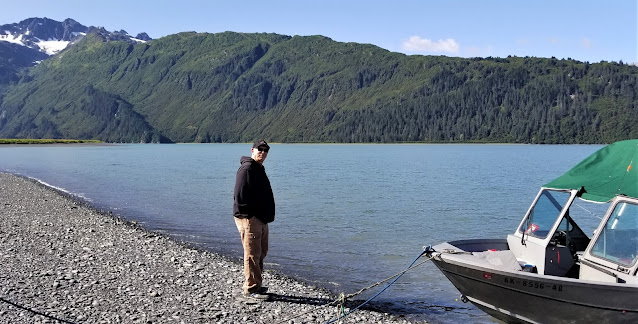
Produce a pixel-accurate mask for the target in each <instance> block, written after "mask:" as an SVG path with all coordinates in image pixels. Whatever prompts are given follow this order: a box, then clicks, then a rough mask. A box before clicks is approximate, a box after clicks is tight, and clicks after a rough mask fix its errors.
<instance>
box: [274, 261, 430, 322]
mask: <svg viewBox="0 0 638 324" xmlns="http://www.w3.org/2000/svg"><path fill="white" fill-rule="evenodd" d="M427 252H428V250H425V251H423V252H421V253H419V256H418V257H416V259H414V261H412V263H410V265H409V266H408V267H407V268H406V269H405V270H403V271H401V272H398V273H396V274H394V275H392V276H390V277H387V278H385V279H383V280H381V281H377V282H375V283H374V284H372V285H370V286H367V287H365V288H362V289H360V290H358V291H357V292H355V293H352V294H348V295H345V294H344V293H341V294H340V295H339V297H338V298H337V299H335V300H334V301H332V302H329V303H326V304H324V305H321V306H319V308H322V307H328V306H334V305H337V314H338V315H337V318H335V319H332V320H330V321H328V322H326V324H328V323H333V322H335V321H338V320H340V319H342V318H345V317H346V316H348V315H349V314H351V313H353V312H354V311H356V310H358V309H359V308H361V307H362V306H363V305H365V304H367V303H368V302H370V301H371V300H373V299H374V298H376V297H377V296H379V295H380V294H381V293H382V292H384V291H385V290H386V289H388V287H390V286H391V285H392V284H394V283H395V282H396V281H397V280H399V278H400V277H401V276H402V275H403V274H405V273H406V272H408V271H410V270H412V269H414V268H416V267H418V266H420V265H422V264H424V263H426V262H428V261H430V260H432V258H433V257H429V258H428V259H427V260H424V261H422V262H420V263H418V264H416V265H414V263H415V262H416V261H417V260H418V259H419V258H421V257H422V256H423V255H424V254H426V253H427ZM430 252H431V251H430ZM391 279H394V280H393V281H392V282H391V283H389V284H388V285H387V286H385V287H384V288H383V289H381V291H379V292H378V293H377V294H376V295H374V296H373V297H371V298H369V299H368V300H366V301H365V302H363V303H362V304H361V305H359V306H357V307H356V308H353V309H351V310H350V311H348V312H345V304H346V301H347V300H348V299H349V298H352V297H355V296H357V295H360V294H361V293H363V292H364V291H366V290H369V289H372V288H374V287H376V286H378V285H380V284H382V283H384V282H386V281H388V280H391ZM314 311H316V309H311V310H308V311H306V312H303V313H299V314H297V315H295V316H292V317H289V318H286V319H284V320H281V321H279V323H284V322H285V323H287V322H289V321H290V320H292V319H295V318H298V317H301V316H304V315H306V314H309V313H312V312H314Z"/></svg>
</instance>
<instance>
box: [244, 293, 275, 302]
mask: <svg viewBox="0 0 638 324" xmlns="http://www.w3.org/2000/svg"><path fill="white" fill-rule="evenodd" d="M244 297H246V298H247V299H250V300H254V301H266V300H268V299H269V298H270V296H268V295H266V294H261V293H258V292H254V293H244Z"/></svg>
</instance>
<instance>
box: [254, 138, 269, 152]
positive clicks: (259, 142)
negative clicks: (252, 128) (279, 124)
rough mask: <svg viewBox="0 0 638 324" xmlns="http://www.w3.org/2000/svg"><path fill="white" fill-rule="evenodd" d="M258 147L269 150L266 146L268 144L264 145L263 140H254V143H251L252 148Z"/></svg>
mask: <svg viewBox="0 0 638 324" xmlns="http://www.w3.org/2000/svg"><path fill="white" fill-rule="evenodd" d="M259 147H265V148H266V149H268V150H270V145H268V143H266V141H264V140H263V139H260V140H256V141H255V143H253V148H259Z"/></svg>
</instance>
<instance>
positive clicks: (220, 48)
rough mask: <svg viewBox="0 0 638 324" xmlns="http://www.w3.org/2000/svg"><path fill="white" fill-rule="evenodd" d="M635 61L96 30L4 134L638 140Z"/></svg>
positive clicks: (24, 99)
mask: <svg viewBox="0 0 638 324" xmlns="http://www.w3.org/2000/svg"><path fill="white" fill-rule="evenodd" d="M637 75H638V67H635V66H630V65H625V64H622V63H609V62H602V63H594V64H589V63H583V62H577V61H572V60H557V59H553V58H552V59H544V58H521V57H510V58H502V59H501V58H498V59H496V58H486V59H481V58H477V59H465V58H450V57H438V56H406V55H403V54H399V53H392V52H389V51H386V50H383V49H381V48H379V47H376V46H373V45H366V44H357V43H340V42H335V41H332V40H330V39H328V38H325V37H322V36H308V37H302V36H294V37H289V36H284V35H277V34H242V33H233V32H226V33H219V34H206V33H194V32H191V33H180V34H175V35H171V36H167V37H163V38H160V39H156V40H152V41H150V42H147V43H139V44H131V43H127V42H123V41H107V39H106V38H105V37H104V36H103V35H101V34H100V33H99V32H92V33H90V34H89V35H87V36H86V37H84V38H83V39H82V40H81V41H80V42H79V43H77V44H76V45H74V46H72V47H70V48H68V49H66V50H65V51H63V52H61V53H60V54H57V55H56V56H53V57H51V58H49V59H47V60H45V61H44V62H42V63H40V64H39V65H38V66H36V67H33V68H31V69H30V70H29V72H28V74H25V75H23V76H22V77H21V80H20V81H19V83H18V84H16V85H14V86H11V87H10V88H9V89H8V90H7V91H6V93H5V94H4V98H3V100H2V104H1V106H0V137H36V138H37V137H64V138H79V139H84V138H86V139H100V140H105V141H111V142H122V141H123V142H140V141H141V142H149V141H154V142H157V141H162V142H242V141H252V140H253V139H254V138H257V137H264V138H266V139H269V140H271V141H275V142H470V141H472V142H476V141H480V142H516V143H602V142H611V141H615V140H621V139H627V138H638V131H637V130H636V127H635V125H637V124H638V113H637V108H636V100H637V96H636V92H637Z"/></svg>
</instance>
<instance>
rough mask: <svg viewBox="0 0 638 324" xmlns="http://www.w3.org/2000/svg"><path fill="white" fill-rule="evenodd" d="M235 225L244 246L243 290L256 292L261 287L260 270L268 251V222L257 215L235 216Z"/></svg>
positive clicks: (262, 267)
mask: <svg viewBox="0 0 638 324" xmlns="http://www.w3.org/2000/svg"><path fill="white" fill-rule="evenodd" d="M235 225H237V230H238V231H239V235H240V236H241V243H242V245H243V247H244V277H245V278H246V280H245V282H244V286H243V289H244V292H246V293H252V292H256V291H257V289H259V287H261V281H262V278H261V272H262V271H263V269H264V258H265V257H266V254H267V253H268V224H264V223H263V222H262V221H260V220H259V219H257V217H252V218H250V219H246V218H237V217H235Z"/></svg>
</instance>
